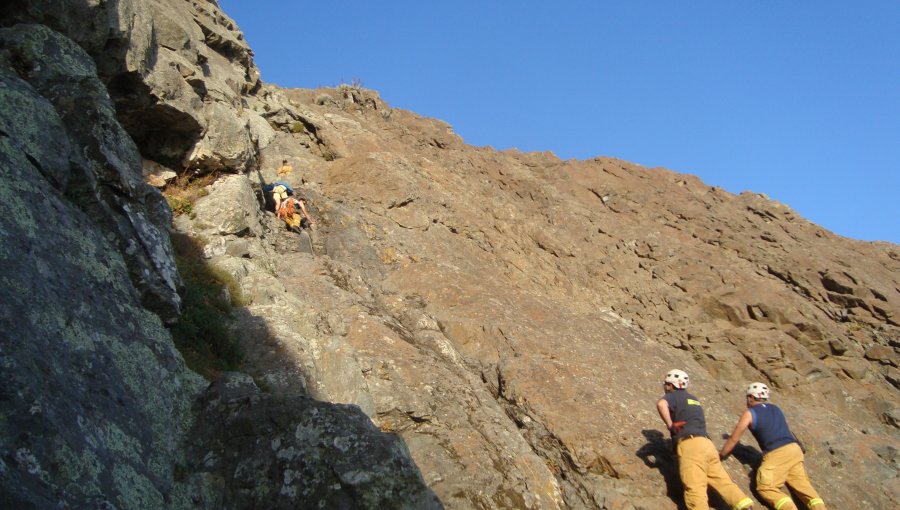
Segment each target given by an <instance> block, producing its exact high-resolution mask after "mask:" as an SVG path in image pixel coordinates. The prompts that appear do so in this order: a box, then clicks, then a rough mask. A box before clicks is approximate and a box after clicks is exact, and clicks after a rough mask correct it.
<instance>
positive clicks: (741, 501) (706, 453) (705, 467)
mask: <svg viewBox="0 0 900 510" xmlns="http://www.w3.org/2000/svg"><path fill="white" fill-rule="evenodd" d="M677 452H678V474H679V475H681V483H682V484H683V485H684V503H685V505H687V507H688V510H709V497H708V496H707V494H706V488H707V486H710V487H712V488H713V489H715V490H716V492H718V493H719V495H720V496H722V499H724V500H725V502H726V503H728V506H730V507H731V508H733V509H734V510H744V509H745V508H749V507H750V506H752V505H753V500H752V499H750V498H748V497H747V495H746V494H744V492H743V491H741V489H740V487H738V486H737V485H736V484H735V483H734V482H732V481H731V477H729V476H728V473H726V472H725V468H724V467H722V463H721V462H720V461H719V452H718V450H716V447H715V446H713V444H712V441H710V440H709V438H706V437H702V436H698V437H688V438H685V439H682V440H681V441H679V442H678V448H677ZM816 510H818V509H816Z"/></svg>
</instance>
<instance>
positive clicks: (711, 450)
mask: <svg viewBox="0 0 900 510" xmlns="http://www.w3.org/2000/svg"><path fill="white" fill-rule="evenodd" d="M687 386H688V375H687V373H685V372H684V371H682V370H669V372H668V373H667V374H666V377H665V380H664V382H663V388H664V389H665V392H666V394H665V395H663V397H662V398H661V399H659V401H658V402H657V403H656V410H657V411H658V412H659V417H660V418H662V420H663V423H665V424H666V428H668V429H669V432H670V433H671V434H672V441H674V442H675V444H676V453H677V455H678V475H679V476H680V477H681V483H682V485H684V503H685V505H687V508H688V510H709V496H708V495H707V493H706V490H707V487H708V486H711V487H712V488H713V489H715V490H716V492H718V493H719V495H721V496H722V499H724V500H725V502H726V503H728V506H729V507H731V508H732V509H734V510H746V509H748V508H752V507H753V500H752V499H750V498H748V497H747V495H746V494H744V492H743V491H742V490H741V489H740V487H738V486H737V485H736V484H735V483H734V482H733V481H732V480H731V477H729V476H728V473H726V472H725V468H724V467H722V462H721V461H720V460H719V452H717V451H716V447H715V446H714V445H713V443H712V441H710V439H709V435H708V434H707V433H706V417H705V416H704V414H703V407H702V406H701V405H700V401H699V400H697V397H695V396H694V395H691V394H690V393H688V392H687V391H686V389H687Z"/></svg>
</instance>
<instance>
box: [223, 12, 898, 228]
mask: <svg viewBox="0 0 900 510" xmlns="http://www.w3.org/2000/svg"><path fill="white" fill-rule="evenodd" d="M219 3H220V5H221V6H222V8H223V10H224V11H225V13H226V14H228V15H229V16H230V17H232V18H233V19H234V20H235V21H236V22H237V23H238V25H239V26H240V27H241V29H242V30H243V32H244V34H245V35H246V38H247V41H248V42H249V44H250V47H251V48H252V49H253V51H254V53H255V55H256V64H257V65H258V66H259V68H260V71H261V72H262V79H263V80H264V81H266V82H268V83H275V84H278V85H281V86H284V87H301V88H316V87H321V86H336V85H338V84H340V83H351V82H356V81H358V82H360V83H361V84H362V86H363V87H365V88H369V89H373V90H376V91H377V92H378V93H379V94H380V95H381V97H382V98H383V99H384V100H385V101H387V103H388V104H389V105H390V106H391V107H395V108H403V109H406V110H411V111H414V112H416V113H418V114H420V115H424V116H428V117H435V118H438V119H441V120H444V121H446V122H448V123H450V124H451V125H452V126H453V129H454V131H455V132H456V133H457V134H459V135H460V136H462V138H463V139H464V140H465V141H466V143H469V144H472V145H477V146H484V145H490V146H492V147H494V148H496V149H506V148H511V147H515V148H518V149H520V150H523V151H544V150H549V151H552V152H553V153H555V154H556V155H557V156H559V157H561V158H564V159H568V158H578V159H588V158H592V157H595V156H609V157H616V158H621V159H624V160H627V161H631V162H634V163H638V164H641V165H644V166H648V167H657V166H660V167H665V168H669V169H671V170H674V171H677V172H683V173H689V174H694V175H697V176H699V177H700V178H701V179H703V181H704V182H706V183H707V184H709V185H715V186H721V187H723V188H725V189H726V190H728V191H731V192H734V193H739V192H741V191H744V190H751V191H755V192H758V193H765V194H767V195H768V196H769V197H771V198H773V199H775V200H778V201H780V202H784V203H786V204H787V205H789V206H791V207H792V208H793V209H795V210H796V211H797V212H799V213H800V214H801V215H802V216H804V217H806V218H807V219H809V220H811V221H813V222H815V223H818V224H820V225H822V226H824V227H825V228H827V229H829V230H831V231H833V232H835V233H837V234H840V235H844V236H847V237H852V238H856V239H863V240H885V241H891V242H893V243H900V0H866V1H860V2H851V1H844V0H795V1H790V2H785V1H774V0H763V1H758V2H726V1H722V0H692V1H682V2H676V1H671V0H667V1H663V0H659V1H650V0H618V1H604V0H571V1H567V0H557V1H548V0H543V1H538V0H456V1H429V0H416V1H408V0H402V1H400V0H398V1H393V0H382V1H374V0H365V1H362V0H344V1H341V2H328V1H321V0H318V1H307V0H292V1H288V0H281V1H275V0H254V1H250V0H220V2H219Z"/></svg>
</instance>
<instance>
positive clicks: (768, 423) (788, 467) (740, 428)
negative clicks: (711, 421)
mask: <svg viewBox="0 0 900 510" xmlns="http://www.w3.org/2000/svg"><path fill="white" fill-rule="evenodd" d="M746 400H747V410H746V411H744V413H743V414H741V417H740V418H739V419H738V422H737V425H735V426H734V431H733V432H732V433H731V437H729V438H728V441H725V444H724V445H723V446H722V450H721V451H720V452H719V456H720V457H721V458H723V459H724V458H725V457H727V456H728V454H729V453H731V450H733V449H734V447H735V445H737V443H738V441H740V439H741V435H742V434H743V433H744V431H745V430H747V428H748V427H749V428H750V432H752V433H753V437H755V438H756V441H757V442H758V443H759V447H760V448H762V451H763V458H762V464H760V465H759V469H758V470H757V471H756V492H757V493H758V494H759V497H761V498H762V499H764V500H765V501H766V502H767V503H768V504H769V505H770V506H771V507H772V508H775V509H776V510H796V509H797V505H796V504H795V503H794V501H793V500H792V499H791V497H790V496H789V495H788V494H785V493H784V492H782V490H781V487H783V486H784V485H785V484H787V485H788V486H789V487H790V488H791V489H792V490H793V491H794V493H796V494H797V495H798V496H799V497H800V499H802V500H803V502H804V503H805V504H806V507H807V508H809V509H810V510H825V503H824V502H823V501H822V498H820V497H819V494H818V493H817V492H816V490H815V489H814V488H813V486H812V484H811V483H810V482H809V477H807V476H806V469H804V467H803V451H802V450H801V449H800V445H799V443H797V438H795V437H794V434H792V433H791V430H790V429H789V428H788V424H787V420H786V419H785V417H784V413H783V412H782V411H781V409H779V408H778V406H776V405H775V404H769V403H768V400H769V387H768V386H766V385H765V384H764V383H761V382H755V383H753V384H751V385H750V386H749V387H748V388H747V397H746Z"/></svg>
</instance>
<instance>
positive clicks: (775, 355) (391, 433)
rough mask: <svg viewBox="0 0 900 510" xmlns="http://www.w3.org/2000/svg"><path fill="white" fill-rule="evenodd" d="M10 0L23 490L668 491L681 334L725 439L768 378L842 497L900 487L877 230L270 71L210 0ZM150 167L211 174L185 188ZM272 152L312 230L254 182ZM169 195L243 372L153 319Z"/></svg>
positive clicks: (216, 499) (895, 294) (894, 327)
mask: <svg viewBox="0 0 900 510" xmlns="http://www.w3.org/2000/svg"><path fill="white" fill-rule="evenodd" d="M0 14H2V16H3V20H4V22H3V25H4V26H6V27H7V28H4V29H3V31H2V35H0V41H2V48H0V50H2V55H3V56H2V59H3V60H2V63H3V66H2V72H3V74H2V76H3V88H2V89H0V94H3V97H4V101H3V108H2V119H0V120H2V123H3V124H2V126H0V131H2V133H3V136H0V144H3V145H2V146H0V149H2V157H3V160H2V165H3V167H2V169H3V175H4V179H3V184H2V185H3V188H2V189H3V197H8V198H4V200H2V201H0V207H2V208H3V209H2V210H3V211H4V212H3V214H2V216H0V226H2V229H0V235H2V236H3V237H2V240H3V242H2V245H0V256H2V257H3V264H2V269H0V276H2V278H3V282H4V285H3V286H2V287H0V293H2V295H3V303H4V307H3V310H2V315H0V317H2V321H3V322H2V327H3V330H4V331H7V332H11V334H10V335H8V336H4V338H3V344H2V345H0V348H2V351H0V356H2V360H3V363H4V365H3V367H4V374H7V373H9V374H11V375H10V376H8V377H9V379H10V381H12V383H11V385H10V386H9V387H8V388H6V389H5V390H3V392H4V393H3V395H4V398H3V399H0V403H2V405H3V408H2V409H0V413H2V415H3V417H4V420H3V421H0V433H2V434H3V435H2V437H3V441H2V452H0V453H2V457H0V458H2V461H3V464H2V466H0V477H2V478H0V479H2V480H3V482H2V484H3V485H2V487H3V489H2V490H3V491H4V495H9V497H10V498H15V499H12V501H16V502H22V507H23V508H27V507H28V506H27V505H32V507H34V508H44V507H48V506H53V505H56V504H57V503H58V502H60V501H63V502H67V503H68V504H70V505H71V506H73V507H90V506H91V505H94V506H96V505H98V504H99V503H102V502H108V503H109V504H110V505H113V506H115V507H116V508H151V507H160V508H162V507H166V506H168V507H172V508H177V507H181V506H185V507H192V505H193V507H201V508H222V507H225V508H257V507H267V508H270V507H271V508H293V507H295V506H300V507H306V506H309V507H314V506H316V505H318V504H322V505H325V506H326V507H366V508H386V507H392V508H393V507H404V506H405V507H407V508H432V507H439V506H443V507H446V508H541V509H543V508H626V509H627V508H646V509H671V508H675V507H676V506H677V505H678V504H680V502H681V499H680V498H681V496H680V493H681V487H680V484H679V482H678V479H677V478H678V476H677V468H676V465H675V462H674V460H673V459H672V457H671V453H670V452H671V445H670V443H669V442H668V439H667V438H666V437H664V436H663V433H662V431H663V429H662V425H661V423H660V420H659V418H658V416H657V415H656V411H655V403H656V400H657V399H658V398H659V396H660V394H661V379H662V377H663V374H664V373H665V372H666V371H667V370H668V369H670V368H674V367H678V368H682V369H684V370H686V371H687V372H688V373H689V374H690V376H691V381H692V388H691V390H692V392H694V393H695V394H696V395H697V396H698V397H700V398H701V400H702V401H703V403H704V407H705V410H706V416H707V421H708V426H709V432H710V434H711V436H712V439H713V442H714V443H716V444H717V445H720V444H721V443H722V441H723V438H722V436H723V434H727V433H728V432H730V431H731V428H732V427H733V425H734V423H735V421H736V420H737V417H738V416H739V413H740V412H741V411H742V406H743V404H744V399H743V392H744V389H745V388H746V385H747V384H748V383H749V382H751V381H757V380H760V381H765V382H767V383H769V384H770V386H771V387H772V389H773V401H774V402H775V403H777V404H779V405H780V406H782V407H783V408H784V409H785V411H786V413H787V415H788V419H789V420H790V423H791V426H792V429H793V430H794V432H795V433H796V434H797V436H798V437H799V438H800V439H801V440H802V442H803V444H804V447H805V448H806V456H807V469H808V470H809V472H810V475H811V478H812V480H813V483H814V485H816V487H817V488H818V489H819V490H820V492H821V495H822V497H823V498H824V499H825V501H826V503H828V504H829V505H830V507H833V508H860V507H866V508H894V507H897V506H898V505H900V487H898V486H897V484H896V480H897V479H898V477H897V474H898V460H897V458H898V457H897V451H898V449H900V439H898V430H897V429H898V427H900V406H898V404H897V402H898V401H900V400H898V398H897V397H898V391H900V390H898V388H900V368H898V363H900V354H898V348H900V327H898V324H900V248H898V247H897V246H896V245H892V244H887V243H863V242H858V241H853V240H849V239H845V238H841V237H838V236H835V235H833V234H831V233H829V232H827V231H825V230H824V229H822V228H821V227H818V226H817V225H814V224H812V223H810V222H808V221H806V220H804V219H803V218H801V217H800V216H799V215H797V214H796V213H795V212H794V211H792V210H791V209H790V208H789V207H788V206H786V205H784V204H780V203H777V202H774V201H772V200H770V199H768V198H767V197H765V196H763V195H759V194H756V193H750V192H745V193H742V194H740V195H734V194H731V193H728V192H725V191H723V190H721V189H718V188H715V187H709V186H706V185H705V184H704V183H702V182H701V181H700V180H699V179H697V178H696V177H693V176H689V175H683V174H678V173H675V172H672V171H669V170H664V169H648V168H644V167H641V166H639V165H634V164H631V163H627V162H623V161H619V160H614V159H608V158H597V159H594V160H590V161H562V160H559V159H558V158H556V157H555V156H554V155H552V154H550V153H521V152H518V151H495V150H493V149H491V148H477V147H471V146H468V145H466V144H465V143H464V141H463V140H462V139H460V138H459V137H458V136H457V135H455V134H454V133H453V131H452V129H451V127H450V126H449V125H447V124H446V123H444V122H441V121H439V120H435V119H427V118H422V117H420V116H418V115H416V114H414V113H411V112H406V111H402V110H398V109H393V108H391V107H390V106H389V105H387V104H385V103H384V102H383V101H382V100H381V99H380V98H379V96H378V95H377V94H376V93H375V92H372V91H369V90H365V89H362V88H360V87H355V86H342V87H339V88H335V89H320V90H292V89H281V88H278V87H275V86H272V85H267V84H263V83H261V82H260V81H259V78H258V72H257V71H256V69H255V67H254V65H253V62H252V57H251V55H252V54H251V52H250V51H249V49H248V48H247V46H246V44H245V43H244V41H243V37H242V35H241V34H240V32H239V30H238V29H237V27H236V26H235V25H234V23H233V22H232V21H231V20H229V19H228V18H227V17H226V16H225V15H224V14H222V13H221V12H220V11H219V9H218V7H217V6H216V4H215V3H214V2H202V1H198V2H181V1H174V0H172V1H162V0H159V1H143V2H141V1H136V0H135V1H130V2H106V3H98V4H97V5H93V4H87V3H84V4H82V3H78V2H49V1H47V2H17V1H13V2H8V3H7V4H6V5H4V6H3V7H0ZM21 22H28V23H30V24H31V25H28V26H26V25H21V24H19V25H15V24H16V23H21ZM13 25H15V26H13ZM38 25H40V26H38ZM36 48H37V49H36ZM38 50H39V51H38ZM66 77H68V78H66ZM285 159H287V160H288V162H289V163H290V164H291V166H292V167H293V171H292V172H291V173H288V174H286V175H283V176H278V175H277V172H276V169H277V168H278V167H280V166H281V164H282V161H283V160H285ZM142 168H144V169H153V170H152V172H153V175H154V176H158V175H165V174H166V173H167V171H168V172H185V171H187V172H190V173H192V174H195V175H199V174H203V173H209V172H218V173H219V174H220V177H219V178H218V180H217V181H216V182H215V183H214V184H212V185H210V186H209V188H208V189H207V190H206V191H207V193H206V194H205V196H203V197H201V198H200V199H199V200H198V201H197V202H196V203H195V204H194V205H193V208H192V212H191V213H190V214H183V215H180V216H178V217H176V218H174V219H172V218H171V216H170V213H169V212H168V210H167V209H166V208H165V203H164V202H163V201H162V199H161V197H160V195H159V193H158V192H156V191H155V190H153V189H152V188H151V187H149V186H146V185H144V184H143V182H142V181H141V169H142ZM154 179H156V177H152V178H151V177H150V176H148V180H150V181H153V180H154ZM275 180H284V181H286V182H288V183H289V184H290V185H291V186H293V187H294V189H295V191H296V194H297V195H300V196H303V197H304V198H305V199H306V200H307V202H308V205H309V209H310V212H311V214H312V216H313V218H314V220H315V221H316V222H317V224H316V226H315V227H314V228H313V229H311V230H307V231H304V232H303V233H301V234H297V233H293V232H288V231H287V230H286V229H285V228H284V225H283V223H281V222H280V220H278V219H276V218H275V216H274V215H273V214H271V213H269V212H266V211H264V210H263V208H262V203H261V202H262V200H261V189H262V187H263V186H264V185H265V184H268V183H271V182H273V181H275ZM164 182H165V178H162V182H161V183H159V182H157V183H156V185H157V186H162V185H163V184H164ZM169 228H174V229H175V230H177V231H178V232H179V233H183V234H189V235H191V236H192V237H194V238H195V239H197V240H198V243H199V245H200V246H201V247H202V251H203V254H204V257H205V258H206V260H207V261H208V264H209V266H210V268H213V269H215V270H217V271H223V272H227V273H228V274H230V275H231V276H233V277H234V279H235V280H236V282H237V283H238V287H239V288H240V291H241V294H242V297H243V301H244V302H245V303H246V305H245V306H242V307H241V308H240V310H239V313H238V314H237V317H236V320H235V323H234V324H233V325H232V329H233V330H234V331H235V332H236V334H237V335H238V336H239V337H240V339H241V343H242V346H243V348H244V351H245V353H246V360H245V363H244V366H243V367H242V370H243V371H244V372H245V373H244V374H223V377H222V378H221V380H219V381H218V382H217V383H215V384H214V385H212V386H211V387H209V388H207V389H204V386H205V384H204V383H203V381H201V380H199V379H198V378H197V376H195V375H193V374H192V373H191V372H189V371H187V370H186V369H185V368H184V367H183V362H182V361H181V358H180V356H179V355H178V354H177V352H175V351H174V349H173V348H172V344H171V340H170V339H169V337H168V333H167V331H166V329H165V327H164V326H163V325H164V323H165V322H171V321H173V320H175V319H176V317H177V313H178V305H179V301H178V297H177V294H176V293H175V289H177V288H178V287H179V286H180V278H179V277H178V275H177V273H175V272H174V269H173V268H174V265H173V264H172V263H171V254H170V253H171V250H170V248H169V247H168V246H169V244H168V240H167V236H168V229H169ZM58 241H61V242H58ZM34 289H36V290H34ZM7 303H8V304H7ZM379 429H380V430H379ZM23 431H27V432H23ZM154 445H155V446H154ZM744 445H745V447H743V448H741V449H739V450H738V453H739V454H736V455H735V457H734V458H733V459H730V460H728V461H726V468H727V469H728V471H729V473H730V474H731V475H732V477H733V478H734V479H735V480H736V481H737V482H738V483H739V484H740V485H741V486H742V487H744V489H745V490H748V491H749V490H750V486H751V484H750V482H749V480H750V479H751V477H752V474H753V473H754V472H755V467H756V466H757V465H758V462H759V454H758V449H755V448H756V446H757V445H756V444H755V442H753V440H752V439H751V438H750V437H749V436H748V437H747V438H745V440H744ZM392 473H393V474H392ZM872 487H879V488H880V489H881V490H877V491H873V490H871V488H872ZM160 502H161V503H160ZM158 503H159V504H160V505H161V506H157V504H158Z"/></svg>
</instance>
